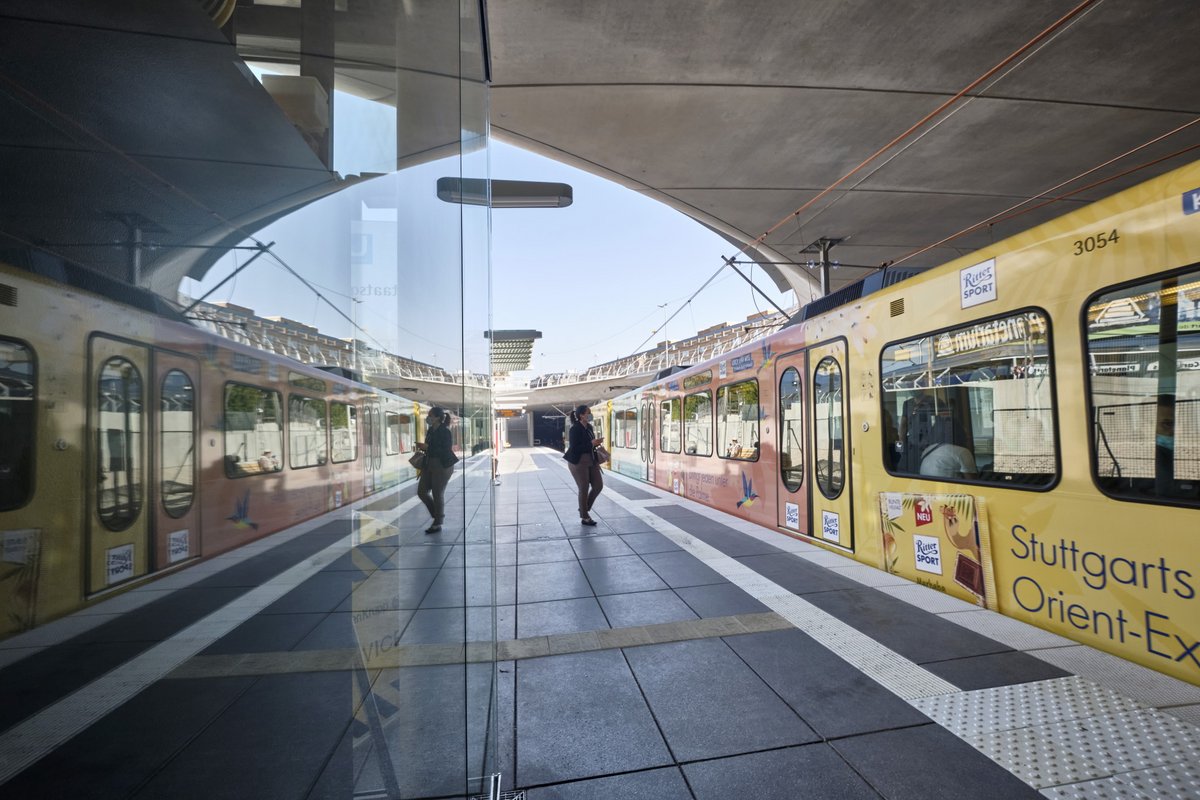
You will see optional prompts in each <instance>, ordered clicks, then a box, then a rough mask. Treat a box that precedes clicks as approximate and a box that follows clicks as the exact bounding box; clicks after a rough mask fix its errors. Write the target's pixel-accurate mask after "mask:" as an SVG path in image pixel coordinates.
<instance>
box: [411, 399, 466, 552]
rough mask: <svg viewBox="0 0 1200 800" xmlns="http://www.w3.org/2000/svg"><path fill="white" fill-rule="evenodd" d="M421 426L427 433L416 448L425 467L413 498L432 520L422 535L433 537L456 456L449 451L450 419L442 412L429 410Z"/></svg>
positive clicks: (442, 513) (439, 525) (442, 516)
mask: <svg viewBox="0 0 1200 800" xmlns="http://www.w3.org/2000/svg"><path fill="white" fill-rule="evenodd" d="M425 424H426V425H428V426H429V431H428V432H427V433H426V434H425V441H424V442H420V443H418V444H417V449H418V450H424V451H425V464H424V465H423V466H422V467H421V479H420V480H418V481H417V497H419V498H421V502H422V503H424V504H425V508H427V509H429V515H430V516H431V517H433V524H432V525H430V526H429V527H428V528H426V529H425V532H426V533H437V532H438V531H440V530H441V529H442V521H443V520H444V519H445V518H446V502H445V495H446V484H447V483H449V482H450V476H451V475H453V474H454V465H455V464H456V463H457V462H458V456H456V455H454V450H453V449H452V445H453V444H454V437H453V436H452V435H451V434H450V415H449V414H448V413H446V410H445V409H443V408H439V407H438V406H434V407H433V408H431V409H429V413H428V414H427V415H426V416H425Z"/></svg>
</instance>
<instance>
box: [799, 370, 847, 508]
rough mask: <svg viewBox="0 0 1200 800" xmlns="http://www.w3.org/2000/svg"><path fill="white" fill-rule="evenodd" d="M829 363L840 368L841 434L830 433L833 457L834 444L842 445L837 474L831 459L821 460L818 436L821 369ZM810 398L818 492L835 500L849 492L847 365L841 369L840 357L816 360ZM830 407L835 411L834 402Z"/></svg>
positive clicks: (838, 371) (839, 429)
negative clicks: (824, 474) (847, 470)
mask: <svg viewBox="0 0 1200 800" xmlns="http://www.w3.org/2000/svg"><path fill="white" fill-rule="evenodd" d="M826 362H829V363H831V364H833V366H834V367H836V368H837V380H838V402H837V408H838V412H839V413H838V417H837V420H838V435H837V437H834V436H833V435H832V434H831V435H830V437H829V439H828V441H829V448H828V452H829V453H830V454H832V452H833V443H834V442H835V441H837V442H840V445H839V447H838V451H837V452H838V462H837V470H836V471H835V470H834V464H833V460H832V459H822V458H821V441H822V439H821V437H820V436H819V433H818V428H819V425H818V424H817V420H818V414H817V404H818V403H823V402H825V401H823V400H821V399H820V397H819V392H818V391H817V389H818V375H819V374H820V371H821V366H822V365H823V364H825V363H826ZM810 395H811V400H812V407H811V408H810V409H809V412H810V413H811V415H812V416H811V420H812V425H813V443H812V444H813V453H812V455H813V482H814V483H815V484H817V490H818V491H819V492H820V493H821V494H822V495H823V496H824V497H825V499H827V500H836V499H838V498H839V497H841V496H842V492H844V491H846V433H847V430H846V422H847V420H848V419H849V413H848V409H847V408H846V400H847V396H846V368H845V367H844V366H842V362H841V360H840V359H838V358H837V356H835V355H832V354H830V355H826V356H822V357H821V359H820V360H819V361H817V365H816V366H815V367H813V375H812V387H811V392H810ZM829 405H830V408H832V405H833V404H832V403H831V404H829ZM825 426H826V428H828V427H829V416H828V415H826V417H825ZM822 463H824V464H826V465H827V466H826V467H825V473H826V478H825V480H824V481H823V480H822V479H821V464H822ZM835 478H836V484H837V485H836V487H835V486H834V483H835ZM827 485H828V487H827Z"/></svg>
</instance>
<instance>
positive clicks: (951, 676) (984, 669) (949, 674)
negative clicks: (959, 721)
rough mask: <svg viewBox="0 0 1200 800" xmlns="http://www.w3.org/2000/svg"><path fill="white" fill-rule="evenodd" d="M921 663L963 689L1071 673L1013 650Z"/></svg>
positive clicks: (1057, 676) (1037, 679)
mask: <svg viewBox="0 0 1200 800" xmlns="http://www.w3.org/2000/svg"><path fill="white" fill-rule="evenodd" d="M922 666H923V667H925V669H927V670H929V671H930V672H932V673H933V674H934V675H937V676H939V677H942V678H945V679H946V680H948V681H950V682H951V683H953V684H954V685H955V686H957V687H958V688H960V689H962V690H964V691H970V690H972V689H991V688H992V687H995V686H1011V685H1012V684H1015V683H1032V682H1033V681H1047V680H1050V679H1051V678H1065V677H1067V676H1068V675H1070V674H1071V673H1069V672H1065V671H1063V670H1061V669H1059V668H1058V667H1056V666H1054V665H1053V664H1047V663H1046V662H1045V661H1042V660H1041V659H1040V658H1034V657H1033V656H1031V655H1028V654H1027V653H1018V652H1015V651H1014V652H1011V653H993V654H990V655H986V656H974V657H972V658H956V659H953V660H951V661H935V662H932V663H929V662H927V663H925V664H922Z"/></svg>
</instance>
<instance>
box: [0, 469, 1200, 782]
mask: <svg viewBox="0 0 1200 800" xmlns="http://www.w3.org/2000/svg"><path fill="white" fill-rule="evenodd" d="M487 480H488V475H487V470H486V464H479V463H477V464H474V465H472V468H471V469H468V470H467V471H466V472H465V475H464V477H463V478H462V479H461V480H457V479H456V481H455V483H454V484H453V488H452V496H451V499H450V502H449V503H448V508H451V509H453V511H451V512H450V514H449V515H448V520H447V523H448V524H447V525H446V527H445V529H444V531H443V532H442V533H441V534H437V535H432V536H426V535H425V534H423V532H422V529H423V527H424V525H425V522H426V520H425V515H424V512H423V509H422V508H421V507H420V506H419V505H418V504H417V503H416V501H415V498H413V497H412V487H411V486H410V487H402V488H401V489H400V490H399V491H394V492H391V493H389V494H387V495H386V496H383V497H380V498H378V499H375V500H372V501H371V502H368V503H364V504H361V508H359V509H356V510H353V511H351V510H346V511H343V512H339V513H337V514H334V515H331V516H329V517H327V518H323V519H320V520H317V521H314V522H313V523H310V524H307V525H304V526H300V527H299V528H297V529H294V530H293V531H291V532H289V533H287V534H281V535H277V536H274V537H270V538H269V539H266V540H263V541H262V542H259V543H256V544H255V545H253V546H251V547H248V548H243V551H242V552H240V553H236V554H228V555H227V556H222V557H220V558H218V559H214V560H213V561H211V562H207V563H205V564H201V565H198V566H196V567H193V568H191V569H189V570H185V571H183V572H180V573H177V574H176V575H173V576H171V577H168V578H166V579H164V580H161V581H158V582H155V583H152V584H149V585H147V586H146V587H143V588H141V589H139V590H136V591H134V592H130V593H127V594H125V595H122V596H119V597H117V598H114V599H113V600H111V601H108V602H107V603H105V604H101V605H98V606H95V607H93V608H91V609H89V610H88V612H87V613H84V614H79V615H75V616H73V617H70V618H67V619H65V620H62V621H60V622H58V623H54V624H52V625H49V626H46V627H44V628H41V629H38V630H36V631H33V632H31V633H29V634H25V635H23V636H21V637H15V638H14V639H10V640H8V641H6V642H0V665H2V669H0V685H2V686H4V687H5V691H4V697H5V702H4V703H3V704H0V731H2V732H0V780H4V781H6V783H3V784H0V795H3V796H5V797H9V796H11V797H38V798H42V797H66V796H70V797H80V796H87V797H137V798H157V797H164V798H167V797H170V798H179V797H198V798H199V797H203V798H214V797H230V798H247V797H253V798H340V797H346V798H349V797H354V796H359V797H459V796H463V795H464V794H466V793H468V792H474V791H477V790H478V789H479V784H478V782H476V781H471V780H469V778H470V777H472V776H479V775H480V774H481V773H482V772H483V771H485V770H486V771H491V769H492V768H493V765H494V767H495V768H498V769H499V770H500V771H501V772H502V773H503V775H504V788H505V789H514V788H516V789H523V790H525V791H526V793H527V796H528V797H529V798H531V800H535V799H537V798H593V797H595V798H599V797H629V798H691V797H695V798H718V797H720V798H726V797H755V798H776V797H778V798H784V797H787V798H797V797H799V798H858V797H862V798H880V797H883V798H909V797H911V798H936V797H947V798H949V797H955V798H957V797H975V798H990V797H995V798H1016V797H1038V796H1039V791H1041V792H1042V793H1043V794H1045V795H1046V796H1053V797H1168V796H1169V797H1189V796H1197V797H1200V782H1198V781H1197V779H1198V778H1200V776H1197V775H1195V774H1193V773H1192V772H1191V771H1190V770H1191V766H1190V765H1191V764H1193V763H1195V761H1196V758H1195V756H1196V752H1197V751H1198V750H1200V737H1198V736H1197V734H1196V730H1195V729H1194V728H1192V727H1191V725H1190V721H1194V720H1196V719H1197V718H1198V717H1200V712H1198V711H1197V709H1200V689H1197V687H1193V686H1189V685H1187V684H1182V683H1180V682H1178V681H1172V680H1171V679H1167V678H1164V677H1163V676H1159V675H1157V674H1156V673H1151V672H1148V671H1146V670H1141V669H1140V668H1137V667H1134V666H1132V665H1129V664H1125V663H1124V662H1116V663H1114V662H1115V660H1114V659H1111V657H1107V656H1103V655H1102V654H1096V653H1095V651H1090V649H1089V648H1084V647H1081V646H1079V645H1076V644H1074V643H1073V642H1070V641H1068V640H1065V639H1061V638H1060V637H1057V636H1053V635H1052V634H1047V633H1045V632H1042V631H1038V630H1036V629H1032V628H1028V627H1027V626H1024V625H1021V624H1020V623H1017V622H1015V621H1013V620H1009V619H1006V618H1003V617H999V616H997V615H995V614H991V613H990V612H986V611H981V610H978V609H975V608H973V607H971V606H967V605H965V604H957V603H956V602H954V601H950V602H947V601H948V598H945V597H944V596H941V595H938V594H936V593H933V592H930V591H929V590H925V589H923V587H919V586H914V585H912V584H908V583H907V582H905V581H903V580H902V579H897V578H895V577H894V576H891V575H886V574H884V573H880V572H878V571H876V570H871V569H870V568H867V567H863V566H861V565H857V564H854V563H853V562H850V561H847V560H845V559H842V558H840V557H837V556H830V554H829V553H827V552H826V551H823V550H820V549H818V548H815V547H813V546H811V545H807V544H804V543H802V542H798V541H795V540H792V539H789V538H786V537H781V536H778V535H776V534H773V533H771V532H770V531H765V530H762V529H758V528H755V527H754V526H751V525H748V524H747V523H744V522H741V521H740V520H737V519H734V518H732V517H727V516H725V515H722V514H720V513H718V512H714V511H712V510H710V509H705V508H703V507H701V506H698V505H695V504H693V503H690V502H688V501H683V500H680V499H678V498H674V497H671V496H669V495H663V494H662V493H660V492H658V491H657V490H654V489H651V488H649V487H642V486H638V485H634V484H632V483H629V482H626V481H624V480H623V479H621V478H619V477H616V476H610V477H609V478H608V488H607V490H606V492H605V493H604V494H603V495H602V496H601V498H600V499H599V501H598V502H597V505H596V508H595V510H594V516H596V517H597V518H598V519H599V520H600V523H601V524H600V525H599V526H597V527H596V528H586V527H583V526H581V525H579V523H578V520H577V519H576V517H575V513H574V498H575V490H574V486H573V484H572V483H571V482H570V477H569V475H568V474H567V472H566V470H565V467H564V465H563V463H562V460H561V458H560V457H558V456H557V455H556V454H553V453H550V452H549V451H539V450H514V451H509V452H507V453H505V454H504V457H503V459H502V483H501V485H500V486H497V487H495V488H494V489H491V488H490V487H489V486H488V485H487ZM489 491H494V494H495V501H496V502H495V506H494V509H495V519H494V523H495V525H494V529H493V527H492V525H491V519H490V517H489V514H490V505H489V504H488V503H486V502H484V501H485V500H486V499H487V498H488V496H489ZM493 530H494V539H495V541H494V546H493V543H492V541H491V539H492V536H493V533H492V531H493ZM493 559H494V562H495V568H494V570H493V568H492V566H491V562H492V560H493ZM868 637H869V638H868ZM493 639H495V640H498V643H497V644H496V645H495V646H493V645H491V644H489V642H490V641H491V640H493ZM493 658H495V659H497V660H496V662H495V664H494V667H493V662H492V659H493ZM1074 674H1078V675H1080V676H1082V677H1074ZM493 676H495V678H496V681H495V683H494V684H493V681H492V678H493ZM1106 682H1107V683H1109V684H1111V686H1112V687H1115V689H1116V691H1114V690H1113V688H1106V687H1105V686H1104V685H1103V684H1104V683H1106ZM493 688H494V693H493ZM1156 709H1161V711H1160V710H1156ZM1164 712H1165V713H1164ZM493 714H494V716H493ZM1168 714H1170V715H1172V716H1168ZM1180 720H1183V721H1180ZM1101 723H1102V724H1101ZM1112 725H1117V726H1121V725H1124V726H1127V727H1133V728H1136V729H1137V730H1138V732H1139V733H1138V736H1137V737H1136V738H1137V743H1136V747H1135V748H1134V749H1136V752H1124V751H1123V750H1122V749H1121V745H1120V742H1119V741H1117V740H1118V739H1119V737H1115V736H1109V737H1107V738H1103V737H1101V738H1100V739H1099V740H1098V741H1102V742H1104V744H1103V746H1099V745H1098V746H1095V747H1091V748H1084V750H1086V752H1083V751H1081V750H1080V748H1079V747H1078V740H1079V737H1080V736H1081V734H1080V733H1079V730H1081V729H1082V730H1087V729H1089V726H1090V727H1091V728H1096V729H1100V728H1104V729H1105V730H1108V729H1110V728H1111V727H1112ZM1104 726H1108V727H1107V728H1105V727H1104ZM490 730H495V731H497V732H498V736H497V737H495V738H492V737H491V736H489V734H488V732H489V731H490ZM1084 735H1085V734H1084ZM1085 736H1086V735H1085ZM1072 737H1074V738H1072ZM1072 742H1074V743H1076V746H1075V747H1074V750H1073V751H1072V752H1071V753H1066V754H1063V753H1059V752H1058V751H1059V750H1066V749H1069V748H1068V745H1071V743H1072ZM485 749H486V750H487V751H488V752H490V753H492V754H493V755H494V761H492V760H490V759H487V758H485ZM1127 749H1128V748H1127ZM1018 776H1020V777H1018ZM1164 787H1165V788H1164ZM1193 790H1194V791H1195V793H1194V794H1192V793H1191V792H1193ZM1156 791H1157V792H1158V793H1157V794H1155V793H1154V792H1156Z"/></svg>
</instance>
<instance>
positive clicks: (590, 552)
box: [568, 536, 634, 560]
mask: <svg viewBox="0 0 1200 800" xmlns="http://www.w3.org/2000/svg"><path fill="white" fill-rule="evenodd" d="M568 541H569V542H570V543H571V547H573V548H574V549H575V555H576V556H577V557H578V558H579V559H580V560H583V559H585V558H611V557H613V556H632V555H634V551H633V549H632V548H631V547H630V546H629V545H627V544H625V542H623V541H622V540H621V537H619V536H583V537H576V538H573V539H569V540H568Z"/></svg>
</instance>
